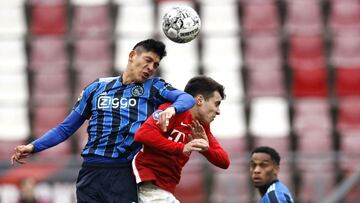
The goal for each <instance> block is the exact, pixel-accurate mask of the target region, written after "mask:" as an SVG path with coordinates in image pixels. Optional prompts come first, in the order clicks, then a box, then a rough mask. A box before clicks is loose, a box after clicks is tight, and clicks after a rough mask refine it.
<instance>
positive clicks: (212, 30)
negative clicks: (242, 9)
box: [200, 1, 240, 36]
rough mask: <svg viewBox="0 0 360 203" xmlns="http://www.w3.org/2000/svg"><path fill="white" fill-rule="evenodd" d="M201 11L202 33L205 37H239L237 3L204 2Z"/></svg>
mask: <svg viewBox="0 0 360 203" xmlns="http://www.w3.org/2000/svg"><path fill="white" fill-rule="evenodd" d="M200 10H201V14H200V17H201V32H202V33H203V34H204V35H205V36H208V35H213V36H214V35H217V36H229V35H237V34H238V33H239V32H240V22H239V14H238V6H237V2H235V1H229V2H216V3H215V2H206V1H202V2H201V4H200ZM223 19H226V21H224V20H223Z"/></svg>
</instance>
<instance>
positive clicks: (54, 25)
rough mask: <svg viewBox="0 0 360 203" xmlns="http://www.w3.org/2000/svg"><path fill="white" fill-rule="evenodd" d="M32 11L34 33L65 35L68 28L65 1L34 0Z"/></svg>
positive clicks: (32, 31)
mask: <svg viewBox="0 0 360 203" xmlns="http://www.w3.org/2000/svg"><path fill="white" fill-rule="evenodd" d="M30 13H31V17H30V32H31V34H33V35H64V34H65V33H66V32H67V30H68V25H67V16H68V14H67V7H66V5H65V1H33V2H32V4H31V11H30Z"/></svg>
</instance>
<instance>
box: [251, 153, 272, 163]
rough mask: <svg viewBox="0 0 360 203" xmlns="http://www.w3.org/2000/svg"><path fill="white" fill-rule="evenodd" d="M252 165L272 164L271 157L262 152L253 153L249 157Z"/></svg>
mask: <svg viewBox="0 0 360 203" xmlns="http://www.w3.org/2000/svg"><path fill="white" fill-rule="evenodd" d="M251 162H252V163H267V162H272V159H271V156H270V155H269V154H267V153H263V152H255V153H253V154H252V155H251Z"/></svg>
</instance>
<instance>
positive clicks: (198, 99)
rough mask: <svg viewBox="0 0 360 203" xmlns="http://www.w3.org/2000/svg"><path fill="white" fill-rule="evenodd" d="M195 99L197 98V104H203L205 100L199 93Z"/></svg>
mask: <svg viewBox="0 0 360 203" xmlns="http://www.w3.org/2000/svg"><path fill="white" fill-rule="evenodd" d="M195 100H196V104H197V105H201V104H202V103H203V101H204V97H203V96H202V95H197V96H196V97H195Z"/></svg>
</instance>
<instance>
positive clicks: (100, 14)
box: [72, 2, 112, 38]
mask: <svg viewBox="0 0 360 203" xmlns="http://www.w3.org/2000/svg"><path fill="white" fill-rule="evenodd" d="M105 3H106V2H105ZM73 9H74V17H73V20H72V22H73V24H72V32H73V36H74V37H75V38H87V37H90V38H91V37H100V38H109V37H111V34H112V20H111V12H110V11H111V10H110V6H109V4H100V5H84V4H75V5H74V8H73Z"/></svg>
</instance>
